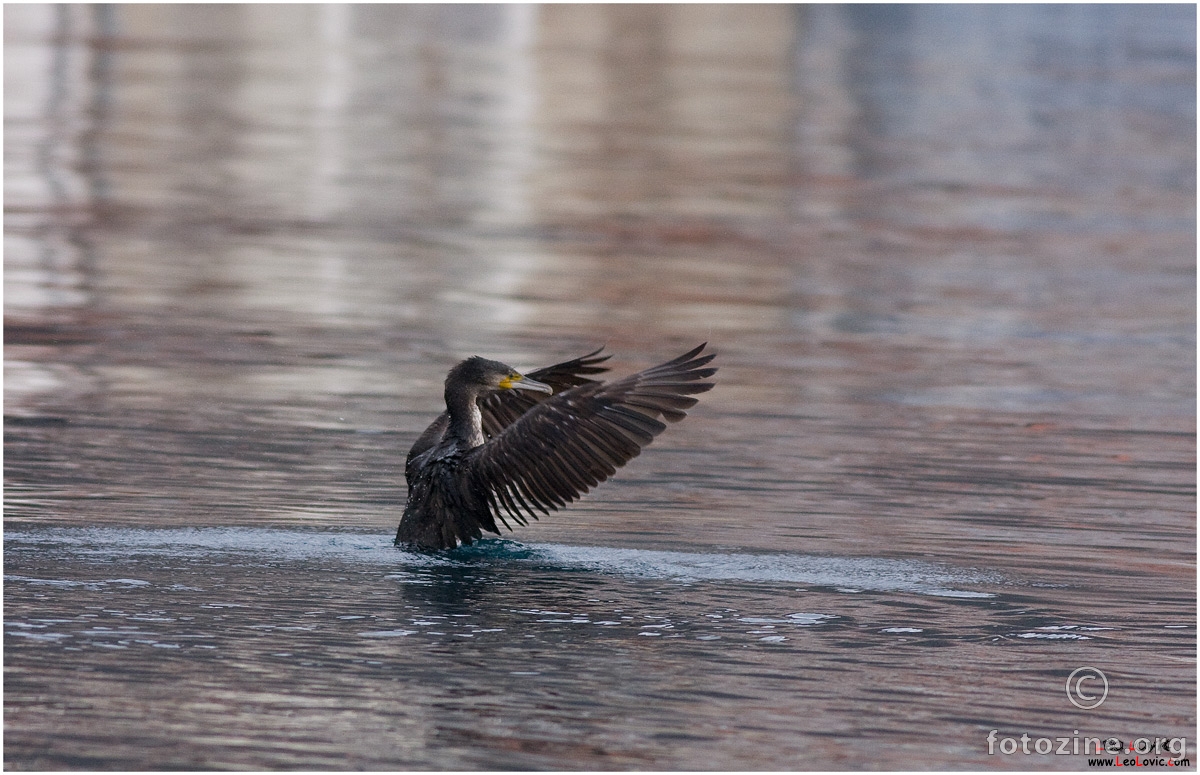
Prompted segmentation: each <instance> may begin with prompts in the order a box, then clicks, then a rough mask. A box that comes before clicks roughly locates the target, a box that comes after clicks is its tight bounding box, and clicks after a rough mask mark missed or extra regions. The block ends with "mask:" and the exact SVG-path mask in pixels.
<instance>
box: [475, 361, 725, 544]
mask: <svg viewBox="0 0 1200 775" xmlns="http://www.w3.org/2000/svg"><path fill="white" fill-rule="evenodd" d="M704 347H705V345H700V347H697V348H695V349H694V350H691V351H690V352H687V353H684V354H683V355H681V356H679V357H678V358H675V359H673V360H670V361H667V362H666V363H663V364H660V365H658V366H654V367H652V368H649V369H646V370H644V371H641V372H638V373H637V374H632V375H630V376H628V377H625V378H624V379H620V380H616V381H614V382H610V383H600V382H595V381H593V380H590V379H586V378H583V377H581V376H579V375H580V374H583V373H596V371H599V368H598V367H596V366H595V365H594V364H595V363H597V362H599V361H600V360H601V359H599V358H596V357H595V356H596V353H591V354H590V355H587V356H583V357H582V358H577V359H575V361H568V362H567V364H560V365H559V366H560V367H561V366H565V365H570V368H569V369H567V370H566V371H565V372H559V373H557V374H555V376H559V375H561V374H568V377H567V378H570V379H576V380H578V383H577V384H575V385H573V386H571V387H569V388H567V389H566V390H564V391H562V392H561V393H559V392H556V394H555V395H553V396H547V397H545V398H542V399H541V400H540V401H539V400H536V398H535V400H534V401H531V402H529V405H528V407H527V408H525V409H524V410H523V413H522V414H520V415H518V416H516V417H513V418H512V419H511V420H510V421H509V422H508V423H507V424H506V425H504V426H503V427H502V428H501V429H500V430H499V432H497V433H495V434H494V435H493V437H492V438H491V439H490V440H489V441H488V442H487V443H486V444H483V445H482V446H479V447H476V448H475V449H473V450H471V451H470V452H469V453H467V457H466V459H465V460H464V465H465V466H466V468H467V470H468V476H469V477H470V480H471V482H472V486H473V487H475V488H476V489H478V490H483V491H485V492H487V493H488V495H487V498H486V500H487V503H488V506H489V508H492V509H494V510H495V511H496V512H497V513H496V514H495V516H497V517H499V518H500V519H501V521H504V519H503V517H502V516H501V515H500V514H499V512H500V511H504V512H506V513H507V514H508V515H509V516H511V517H513V519H515V520H516V521H517V522H519V523H521V524H524V523H525V522H526V521H527V517H533V518H535V519H536V518H537V512H538V511H540V512H542V513H544V514H548V513H549V511H550V510H553V509H557V508H561V507H563V506H565V505H566V504H567V503H570V502H571V501H574V500H575V499H577V498H578V497H579V496H580V495H582V494H583V493H585V492H587V491H589V490H590V489H591V488H593V487H595V486H596V485H598V484H599V483H600V482H603V481H604V480H605V479H607V478H608V477H610V476H612V475H613V474H614V473H616V471H617V469H618V468H619V467H621V466H622V465H624V464H625V463H627V462H628V461H629V460H631V459H632V458H634V457H636V456H637V455H638V454H639V453H640V452H641V450H642V448H643V447H645V446H646V445H647V444H649V443H650V442H651V441H653V440H654V437H655V436H657V435H658V434H660V433H662V432H663V430H665V429H666V427H667V426H666V423H668V422H677V421H679V420H681V419H683V418H684V416H686V410H687V409H690V408H692V407H693V406H695V404H696V401H697V399H695V398H693V397H692V396H694V395H696V394H699V393H703V392H705V391H707V390H711V389H712V387H713V383H712V382H711V381H707V380H708V379H709V378H710V377H712V375H713V374H715V373H716V369H715V368H711V367H708V368H706V366H707V364H708V363H709V362H710V361H711V360H712V359H713V355H712V354H707V355H701V352H702V351H703V349H704ZM597 352H599V351H597ZM556 368H559V367H550V368H549V369H546V370H542V373H540V374H539V372H531V373H530V376H531V377H533V378H535V379H538V380H540V381H547V380H548V376H547V373H546V372H552V370H554V369H556ZM584 368H586V369H594V371H587V372H584V371H582V370H581V369H584ZM572 369H573V371H572ZM572 375H573V376H572ZM550 384H553V383H550ZM499 395H503V396H505V397H506V398H507V397H509V396H510V395H513V394H512V393H509V392H508V391H506V392H505V393H503V394H499ZM525 395H526V394H524V393H521V394H520V397H522V398H524V397H525ZM490 400H491V399H489V401H490ZM485 403H486V402H485ZM489 408H490V407H489ZM516 408H517V405H516V404H515V403H506V404H504V405H503V406H501V407H500V408H499V409H493V410H492V415H493V419H495V420H496V421H497V423H499V420H500V418H501V416H503V417H504V418H508V417H509V415H508V414H506V412H508V411H510V410H515V409H516ZM485 416H486V412H485ZM505 524H507V522H505Z"/></svg>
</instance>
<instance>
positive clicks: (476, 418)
mask: <svg viewBox="0 0 1200 775" xmlns="http://www.w3.org/2000/svg"><path fill="white" fill-rule="evenodd" d="M478 398H479V394H478V393H476V392H475V391H473V390H466V391H459V392H454V393H451V392H450V391H446V410H447V411H448V412H449V413H450V435H451V436H452V437H453V438H454V439H455V441H457V442H458V444H459V446H460V447H462V448H463V449H474V448H475V447H478V446H480V445H481V444H483V442H484V441H485V439H484V437H483V414H481V413H480V411H479V402H478V400H477V399H478Z"/></svg>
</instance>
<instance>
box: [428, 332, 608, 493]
mask: <svg viewBox="0 0 1200 775" xmlns="http://www.w3.org/2000/svg"><path fill="white" fill-rule="evenodd" d="M603 349H604V348H603V347H601V348H599V349H597V350H593V351H592V352H590V353H588V354H587V355H581V356H579V357H578V358H573V359H571V360H569V361H563V362H562V363H556V364H554V365H553V366H547V367H545V368H543V369H538V370H536V371H531V372H529V374H528V375H527V376H529V377H532V378H533V379H536V380H537V381H538V382H545V383H546V384H547V385H549V386H550V387H552V388H554V393H555V395H557V394H558V393H561V392H563V391H564V390H568V389H570V388H573V387H575V386H576V385H583V384H586V383H588V382H594V381H595V380H592V379H589V378H588V377H586V376H584V375H585V374H601V373H603V372H605V371H608V369H607V368H605V367H603V366H600V365H598V364H601V363H603V362H604V361H606V360H608V359H609V358H610V357H612V356H609V355H600V350H603ZM549 397H550V396H548V395H546V394H545V393H535V392H533V391H530V390H503V391H500V392H496V393H490V394H488V396H487V397H486V398H484V399H483V400H481V401H480V402H479V409H480V413H481V414H482V415H483V432H484V435H486V436H487V437H488V438H489V439H490V438H492V437H493V436H496V435H498V434H499V433H500V432H501V431H503V430H504V429H505V428H507V427H508V426H509V425H512V424H513V422H514V421H515V420H516V419H517V418H518V417H520V416H521V415H522V414H524V413H525V412H526V411H528V410H529V409H530V408H531V407H532V406H533V405H534V404H536V403H538V402H539V401H542V400H544V399H547V398H549ZM449 426H450V415H449V414H447V413H446V412H442V413H441V414H440V415H438V417H437V419H436V420H434V421H433V422H432V423H430V424H429V427H428V428H426V429H425V431H424V432H423V433H422V434H421V435H420V436H418V437H417V440H416V441H415V442H413V445H412V449H410V450H409V452H408V458H407V460H406V461H405V471H406V472H407V471H408V468H409V466H410V465H411V463H412V460H413V458H415V457H417V456H418V455H420V454H421V453H423V452H425V451H426V450H429V449H431V448H433V447H434V446H436V445H437V444H438V442H440V441H441V440H442V437H444V436H445V435H446V429H447V428H448V427H449Z"/></svg>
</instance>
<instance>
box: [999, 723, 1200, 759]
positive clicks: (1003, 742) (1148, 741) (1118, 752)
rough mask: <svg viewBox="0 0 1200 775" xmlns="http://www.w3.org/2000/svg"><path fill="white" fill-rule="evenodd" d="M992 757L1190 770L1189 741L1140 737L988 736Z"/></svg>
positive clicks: (1074, 732)
mask: <svg viewBox="0 0 1200 775" xmlns="http://www.w3.org/2000/svg"><path fill="white" fill-rule="evenodd" d="M987 748H988V755H989V756H997V755H999V756H1022V755H1024V756H1028V755H1033V754H1040V755H1042V756H1047V755H1057V756H1087V757H1088V766H1089V767H1191V766H1192V762H1191V759H1189V758H1187V756H1186V754H1187V738H1186V737H1138V738H1134V739H1132V740H1123V739H1121V738H1119V737H1116V736H1113V735H1110V736H1107V737H1103V736H1100V735H1080V734H1079V730H1078V729H1076V730H1073V732H1072V734H1070V735H1063V736H1061V737H1032V736H1030V735H1029V734H1027V733H1025V734H1021V735H1020V736H1017V737H1014V736H1007V737H1004V736H1001V735H1000V732H999V731H998V730H995V729H993V730H992V731H991V732H988V736H987Z"/></svg>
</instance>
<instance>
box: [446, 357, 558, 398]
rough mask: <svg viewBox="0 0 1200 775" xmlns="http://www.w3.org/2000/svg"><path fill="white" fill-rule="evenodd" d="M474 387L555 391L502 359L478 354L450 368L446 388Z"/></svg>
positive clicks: (480, 390) (484, 389)
mask: <svg viewBox="0 0 1200 775" xmlns="http://www.w3.org/2000/svg"><path fill="white" fill-rule="evenodd" d="M452 386H453V387H458V388H474V389H475V390H478V391H479V392H481V393H482V392H485V391H490V390H536V391H538V392H540V393H553V392H554V388H552V387H550V386H549V385H547V384H546V383H544V382H538V381H537V380H536V379H530V378H529V377H526V376H525V375H524V374H522V373H521V372H519V371H517V370H516V369H514V368H513V367H512V366H508V365H506V364H503V363H501V362H500V361H489V360H488V359H487V358H480V357H479V356H478V355H476V356H475V357H473V358H468V359H466V360H465V361H463V362H462V363H460V364H458V365H457V366H455V367H454V368H453V369H451V370H450V373H449V374H448V375H447V376H446V388H447V389H449V388H451V387H452Z"/></svg>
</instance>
